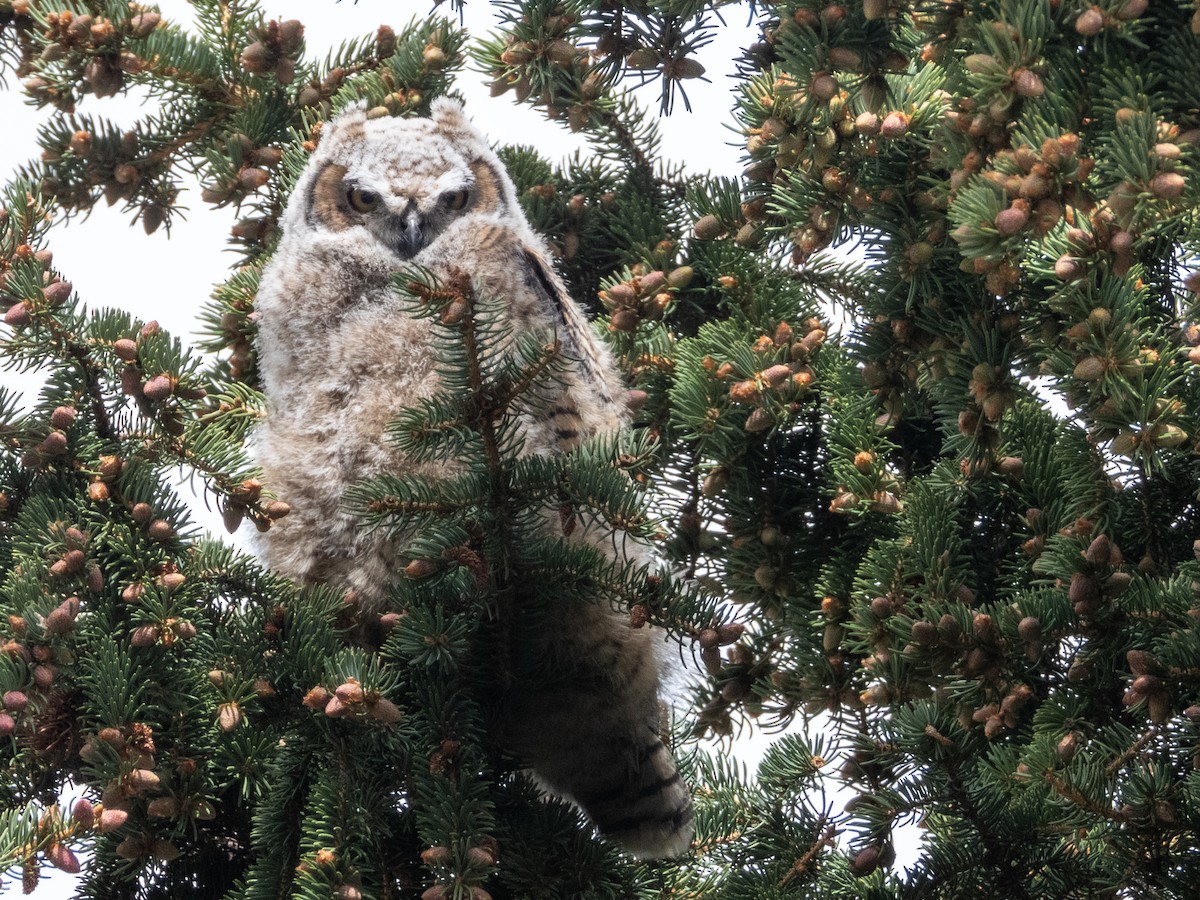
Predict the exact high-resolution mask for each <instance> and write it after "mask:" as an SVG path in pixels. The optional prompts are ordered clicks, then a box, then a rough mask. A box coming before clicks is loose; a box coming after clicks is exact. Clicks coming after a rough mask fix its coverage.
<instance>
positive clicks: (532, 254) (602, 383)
mask: <svg viewBox="0 0 1200 900" xmlns="http://www.w3.org/2000/svg"><path fill="white" fill-rule="evenodd" d="M521 263H522V265H524V266H525V268H526V276H525V281H526V283H527V284H528V285H529V286H530V287H531V288H532V289H533V291H534V292H535V293H536V294H537V296H538V299H539V301H540V303H541V305H542V307H543V308H544V309H548V310H553V313H554V317H555V319H556V320H557V324H558V326H559V328H561V339H562V342H563V346H564V348H565V349H566V352H567V355H568V356H570V357H571V359H573V360H575V361H576V362H577V363H578V364H579V367H580V373H581V375H582V376H583V379H582V380H583V381H584V382H585V384H586V385H587V387H589V388H590V389H592V390H594V391H595V392H596V396H597V398H598V399H599V401H600V403H601V404H603V405H605V406H607V405H609V404H611V403H613V393H614V385H613V381H614V379H615V373H614V372H613V371H612V363H611V362H610V361H609V358H608V355H607V353H606V352H605V351H604V349H603V347H602V346H601V345H600V342H599V341H598V340H597V339H596V336H595V334H594V333H593V332H592V328H591V325H590V323H589V322H588V320H587V318H586V317H585V316H584V315H583V311H582V310H580V308H579V304H577V303H576V302H575V301H574V300H573V299H572V298H571V295H570V294H568V293H567V289H566V287H564V286H563V283H562V281H561V280H560V279H559V277H558V274H557V273H556V272H555V271H554V268H553V267H552V266H551V265H550V263H549V261H548V260H547V259H546V258H545V257H544V256H542V254H541V253H539V252H537V251H536V250H533V249H532V248H530V247H522V249H521Z"/></svg>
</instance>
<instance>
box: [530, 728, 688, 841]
mask: <svg viewBox="0 0 1200 900" xmlns="http://www.w3.org/2000/svg"><path fill="white" fill-rule="evenodd" d="M574 737H575V738H576V741H572V742H571V743H575V746H573V747H570V746H561V745H560V746H559V747H558V748H557V752H556V753H555V754H554V760H553V761H552V762H551V761H550V760H547V759H545V758H544V757H543V759H541V760H538V761H536V762H535V771H536V772H537V774H538V775H539V776H540V777H541V778H542V780H543V781H544V782H545V783H546V784H547V786H548V787H549V788H550V789H551V790H552V791H554V792H555V793H557V794H562V795H565V796H567V797H569V798H570V799H572V800H574V801H575V803H577V804H578V805H579V806H580V808H582V809H583V811H584V812H585V813H587V815H588V818H590V819H591V820H592V822H593V823H594V824H595V826H596V828H597V829H598V830H599V831H600V833H601V834H602V835H604V837H606V838H607V839H608V840H610V841H613V842H614V843H616V844H619V845H620V846H621V847H623V848H624V849H625V850H626V851H628V852H629V853H631V854H633V855H634V856H636V857H639V858H642V859H655V858H659V857H670V856H679V855H680V854H682V853H685V852H686V851H687V849H688V846H689V845H690V844H691V842H692V831H693V823H694V814H693V811H692V798H691V795H690V794H689V792H688V788H687V785H686V784H684V782H683V779H681V778H680V777H679V772H678V771H676V768H675V760H674V759H673V758H672V757H671V751H670V750H668V749H667V746H666V745H665V744H664V743H663V742H662V740H661V739H660V738H659V736H658V734H656V733H655V732H654V730H653V729H651V728H649V727H642V728H640V729H639V730H638V731H636V732H634V733H626V734H613V733H611V732H609V733H607V734H605V735H603V736H600V735H597V734H596V733H595V732H594V731H593V732H592V733H591V734H587V733H586V730H585V733H580V732H578V731H576V732H575V734H574ZM568 760H569V762H568ZM539 762H540V763H542V765H538V764H537V763H539Z"/></svg>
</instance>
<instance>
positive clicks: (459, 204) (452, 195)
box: [442, 188, 471, 209]
mask: <svg viewBox="0 0 1200 900" xmlns="http://www.w3.org/2000/svg"><path fill="white" fill-rule="evenodd" d="M470 199H471V192H470V191H468V190H466V189H465V188H464V189H463V190H461V191H446V193H444V194H442V206H444V207H445V208H446V209H462V208H463V207H464V206H466V205H467V201H468V200H470Z"/></svg>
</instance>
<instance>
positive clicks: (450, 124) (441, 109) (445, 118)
mask: <svg viewBox="0 0 1200 900" xmlns="http://www.w3.org/2000/svg"><path fill="white" fill-rule="evenodd" d="M429 115H430V118H432V119H433V121H434V122H435V123H436V124H437V125H438V127H440V128H442V129H445V130H446V131H466V130H468V129H469V128H470V127H471V125H470V122H469V121H468V120H467V116H466V114H465V113H464V112H463V108H462V103H461V102H460V101H458V100H455V99H454V98H452V97H438V98H437V99H436V100H434V101H433V102H432V103H431V104H429Z"/></svg>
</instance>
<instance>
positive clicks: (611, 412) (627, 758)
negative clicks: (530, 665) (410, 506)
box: [256, 100, 692, 857]
mask: <svg viewBox="0 0 1200 900" xmlns="http://www.w3.org/2000/svg"><path fill="white" fill-rule="evenodd" d="M408 265H418V266H421V267H424V268H425V269H428V270H430V271H432V272H433V273H434V274H436V275H439V276H441V277H442V278H449V277H451V275H452V274H453V273H454V272H456V271H462V272H466V273H467V274H469V275H470V276H471V278H472V280H473V282H474V283H475V285H476V287H477V289H478V290H479V291H481V292H482V293H485V294H487V295H489V296H494V297H500V298H503V299H504V301H505V303H506V309H507V311H508V314H509V316H510V318H511V324H512V326H513V332H514V333H518V334H519V333H522V332H525V331H529V330H531V329H552V330H553V331H554V333H555V335H556V337H557V338H558V339H559V340H560V341H561V342H562V346H563V349H564V352H565V355H566V356H567V357H568V358H569V359H570V361H571V364H570V366H569V368H568V371H567V373H566V375H565V376H564V377H563V378H562V379H561V385H560V388H559V389H558V391H557V393H555V394H553V395H552V396H549V397H547V398H546V401H545V408H544V409H543V410H541V411H540V412H535V413H533V414H530V415H529V416H528V417H527V420H526V421H525V422H523V430H524V435H523V437H524V452H526V453H538V452H562V451H564V450H569V449H571V448H573V447H575V446H576V445H577V444H578V443H579V441H580V440H582V439H584V438H586V437H588V436H591V435H594V434H598V433H602V432H606V431H611V430H613V429H616V428H619V427H621V424H622V421H623V417H624V407H623V398H624V395H625V389H624V387H623V386H622V384H621V382H620V378H619V377H618V375H617V373H616V369H615V367H614V366H613V363H612V360H611V358H610V356H609V354H608V352H607V350H606V348H605V347H604V346H603V345H602V344H601V343H600V342H599V341H598V340H597V339H596V337H595V336H594V334H593V333H592V331H591V328H590V327H589V325H588V323H587V321H586V319H585V317H584V316H583V314H582V312H581V311H580V309H579V308H578V306H577V305H576V304H575V303H574V301H572V299H571V298H570V296H569V295H568V294H567V292H566V290H565V289H564V287H563V285H562V282H561V281H560V279H559V278H558V276H557V275H556V274H555V272H554V269H553V267H552V266H551V265H550V263H549V262H548V255H547V252H546V249H545V246H544V244H543V242H542V241H541V239H540V238H538V237H537V236H536V235H535V234H534V233H533V231H532V229H530V227H529V225H528V223H527V222H526V220H525V217H524V215H523V214H522V212H521V209H520V207H519V206H518V205H517V198H516V194H515V190H514V188H513V185H512V182H511V180H510V179H509V178H508V176H507V173H505V171H504V168H503V166H502V165H501V163H500V161H499V159H498V158H497V157H496V155H495V154H494V153H493V152H492V151H491V149H490V148H489V147H488V144H487V141H486V140H485V138H484V137H483V135H481V134H480V133H479V132H478V131H477V130H476V129H475V128H474V127H473V126H471V125H470V123H469V122H468V121H467V120H466V118H465V117H464V116H463V113H462V109H461V108H460V107H459V106H458V105H457V104H455V103H453V102H450V101H447V100H439V101H435V102H434V104H433V114H432V117H431V118H429V119H408V120H397V119H390V118H380V119H367V118H366V116H365V114H364V113H363V112H362V110H352V111H350V112H347V113H345V114H343V115H341V116H340V117H338V118H337V119H336V120H335V121H333V122H332V123H330V124H329V125H328V126H326V128H325V129H324V131H323V132H322V134H321V140H320V145H319V146H318V148H317V150H316V151H315V153H314V154H313V157H312V159H311V160H310V162H309V164H308V166H307V167H306V169H305V170H304V173H303V174H302V175H301V177H300V179H299V181H298V183H297V185H296V188H295V190H294V192H293V194H292V198H291V201H290V202H289V204H288V209H287V212H286V214H285V216H284V219H283V236H282V238H281V240H280V243H279V247H278V249H277V250H276V252H275V255H274V257H273V258H272V260H271V263H270V264H269V265H268V266H267V268H266V270H265V271H264V272H263V277H262V282H261V286H260V289H259V294H258V300H257V307H256V308H257V313H258V317H259V337H258V355H259V362H260V367H261V371H262V375H263V382H264V387H265V392H266V395H267V399H268V401H269V414H268V418H267V421H266V423H265V425H264V426H263V427H262V428H261V429H260V430H259V432H258V435H257V446H258V453H259V458H260V460H261V463H262V466H263V469H264V472H265V474H266V478H267V483H268V486H269V487H270V488H271V489H272V490H274V491H275V492H276V493H278V495H279V496H280V497H281V498H282V499H284V500H286V501H287V502H288V503H289V504H290V505H291V508H292V512H291V514H290V515H289V516H288V518H286V519H283V520H282V521H280V522H279V523H278V524H277V525H276V526H275V527H273V528H272V529H271V531H270V532H269V533H268V534H267V535H266V537H265V539H264V542H265V556H266V559H267V562H268V563H269V564H270V565H271V566H272V567H273V568H274V569H275V570H277V571H279V572H282V573H284V574H286V575H288V576H290V577H292V578H293V579H295V580H297V581H299V582H301V583H325V584H333V585H337V586H339V587H345V588H347V589H352V590H354V591H356V592H357V593H358V595H359V598H360V603H361V605H362V607H363V608H364V609H366V610H368V611H374V612H378V611H381V610H383V609H384V608H385V607H386V602H387V593H388V586H389V584H391V583H392V582H393V581H394V579H395V577H396V576H397V574H398V572H399V570H400V569H401V568H402V559H401V557H400V554H399V548H398V547H397V546H395V545H394V544H392V543H390V542H389V541H387V540H385V539H383V538H380V537H378V536H376V535H370V534H367V533H365V532H364V531H363V530H362V529H361V528H360V527H359V525H358V523H357V521H356V520H355V518H354V517H353V516H352V515H351V514H350V513H349V512H348V511H347V510H346V509H345V508H344V505H343V500H344V497H345V494H346V492H347V490H348V489H349V488H351V487H352V486H353V485H354V484H356V483H357V482H359V481H361V480H362V479H364V478H368V477H371V476H373V475H378V474H382V473H387V472H390V473H396V474H405V475H417V476H422V477H428V478H430V479H436V478H438V477H439V476H440V475H443V474H445V473H446V471H447V469H446V466H445V465H441V464H432V463H424V464H419V465H418V464H415V463H413V462H412V461H411V460H409V459H406V458H405V457H404V456H403V455H402V454H401V453H399V452H398V451H397V450H396V449H395V448H394V447H393V446H391V445H390V444H389V443H388V441H387V440H386V438H385V435H384V432H385V429H386V427H387V425H388V423H389V422H391V421H392V420H393V419H394V418H395V417H396V416H397V414H398V413H399V412H400V410H401V409H403V408H404V407H406V406H410V405H412V404H413V403H415V402H416V401H418V400H419V399H421V398H423V397H428V396H429V395H430V394H432V393H433V391H434V389H435V387H436V384H435V376H434V374H433V370H434V348H433V346H432V345H431V335H430V332H429V326H428V324H427V322H425V321H423V320H417V319H413V318H411V317H409V316H407V315H406V314H404V312H403V311H402V308H401V301H400V299H399V298H398V297H397V295H396V294H395V292H394V290H393V289H392V286H391V278H392V275H393V274H394V272H395V271H396V270H397V269H399V268H401V267H404V266H408ZM577 539H581V540H592V541H593V542H594V543H595V544H596V546H598V547H607V550H606V552H608V553H610V554H613V553H616V551H615V550H614V549H613V548H612V547H611V546H610V545H609V544H608V543H607V542H605V541H603V540H601V538H600V537H599V536H595V535H589V534H587V533H586V532H585V533H584V534H583V535H581V536H578V537H577ZM630 552H633V553H634V554H635V556H636V555H638V554H639V553H640V551H638V550H637V549H636V548H634V549H633V550H632V551H630ZM517 602H518V603H519V602H520V601H519V598H518V601H517ZM562 618H563V621H556V623H555V626H556V627H555V628H554V629H552V632H553V633H552V634H547V635H546V636H545V637H543V638H540V640H543V641H544V642H545V644H544V646H541V647H533V648H532V651H533V655H534V656H543V657H545V658H553V659H554V660H559V661H562V664H561V666H560V668H559V672H560V677H559V678H558V679H557V680H556V681H554V682H553V683H552V684H551V685H549V686H546V685H545V683H544V679H539V681H538V684H537V686H536V689H535V688H534V686H533V685H532V684H527V683H522V682H521V681H520V680H519V679H520V675H519V671H520V670H519V667H518V681H517V683H515V684H514V685H512V686H511V687H510V688H509V689H508V690H507V691H506V694H505V696H504V697H503V698H502V702H501V704H500V709H501V716H500V721H499V722H498V723H497V726H496V731H497V737H498V738H499V740H500V742H501V744H502V745H503V746H504V747H505V748H506V749H507V750H508V751H509V752H511V753H512V754H513V755H515V756H516V757H517V758H518V759H520V760H521V761H522V762H523V763H525V764H526V765H528V766H529V767H530V768H531V769H532V770H533V772H534V773H535V775H536V776H537V777H538V779H539V780H540V781H541V782H542V783H543V784H544V785H545V786H546V787H547V788H548V789H549V790H551V791H553V792H554V793H557V794H560V795H562V796H565V797H568V798H570V799H572V800H573V801H575V802H576V803H578V804H579V806H580V807H581V808H582V809H583V810H584V811H585V812H587V813H588V815H589V816H590V817H591V819H592V821H593V822H595V824H596V826H597V827H598V829H599V830H600V831H601V832H602V833H604V834H605V835H607V836H609V837H610V838H611V839H613V840H615V841H617V842H618V843H620V844H621V845H622V846H624V847H625V848H626V849H627V850H629V851H630V852H632V853H634V854H636V855H638V856H646V857H653V856H668V855H677V854H679V853H682V852H683V851H685V850H686V849H687V847H688V844H689V842H690V840H691V835H692V807H691V800H690V797H689V794H688V791H687V788H686V786H685V785H684V784H683V783H682V782H681V781H680V779H679V775H678V773H677V772H676V767H675V762H674V760H673V759H672V757H671V754H670V752H669V750H668V749H667V748H666V747H665V746H664V744H663V742H662V740H661V739H660V737H659V733H658V728H659V719H660V716H659V702H658V677H659V672H658V670H659V656H658V653H657V647H658V646H660V645H661V641H658V640H657V639H656V636H655V634H654V632H653V630H652V629H650V628H640V629H637V628H633V627H632V626H631V625H630V623H629V621H628V618H627V617H626V616H622V615H619V614H617V613H615V612H614V611H612V610H611V609H610V608H608V607H607V605H599V604H577V605H575V606H572V607H570V615H569V617H568V616H566V615H564V616H563V617H562Z"/></svg>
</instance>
